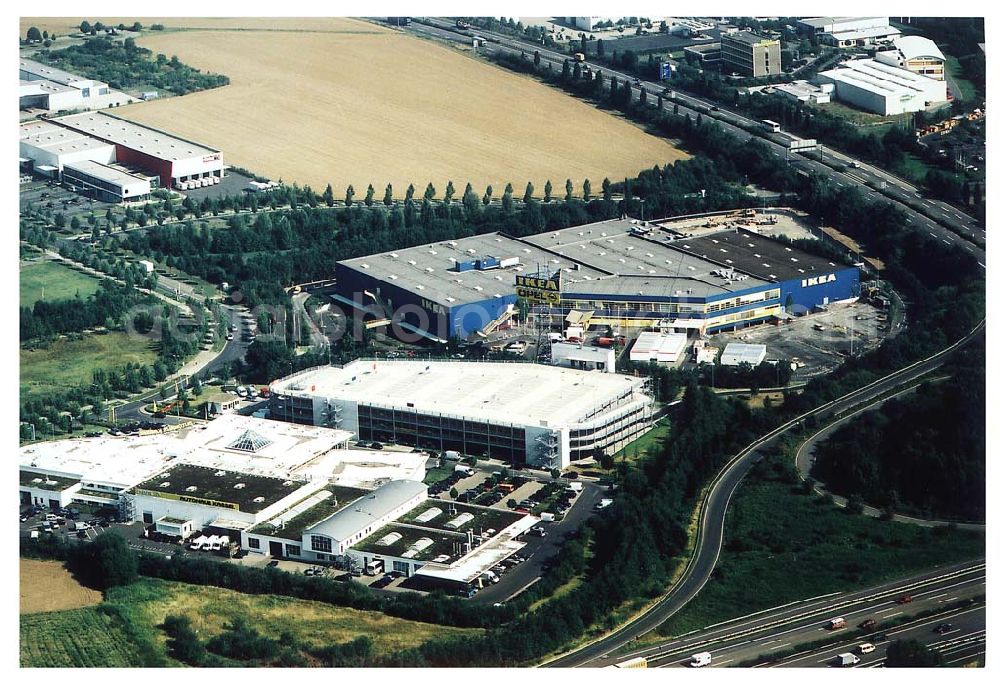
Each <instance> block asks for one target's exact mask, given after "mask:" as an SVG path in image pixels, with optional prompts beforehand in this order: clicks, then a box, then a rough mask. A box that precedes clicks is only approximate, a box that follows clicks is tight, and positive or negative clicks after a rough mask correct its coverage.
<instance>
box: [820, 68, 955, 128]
mask: <svg viewBox="0 0 1000 682" xmlns="http://www.w3.org/2000/svg"><path fill="white" fill-rule="evenodd" d="M817 80H818V82H819V83H820V84H823V83H833V84H834V86H835V88H836V90H835V92H836V97H837V99H838V100H841V101H843V102H846V103H848V104H851V105H853V106H856V107H858V108H860V109H865V110H866V111H872V112H874V113H876V114H881V115H882V116H891V115H894V114H902V113H906V112H911V111H922V110H924V109H926V108H927V107H929V106H931V105H933V104H935V103H938V102H945V101H947V99H948V96H947V84H946V83H945V82H944V81H940V80H936V79H934V78H928V77H927V76H922V75H920V74H918V73H913V72H912V71H908V70H906V69H901V68H898V67H896V66H891V65H889V64H885V63H883V62H881V61H876V60H874V59H852V60H848V61H846V62H841V64H840V65H839V66H838V67H837V68H835V69H831V70H830V71H823V72H821V73H820V74H819V75H818V76H817Z"/></svg>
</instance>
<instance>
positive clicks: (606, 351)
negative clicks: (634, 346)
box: [551, 341, 615, 374]
mask: <svg viewBox="0 0 1000 682" xmlns="http://www.w3.org/2000/svg"><path fill="white" fill-rule="evenodd" d="M551 364H553V365H558V366H559V367H571V368H573V369H586V370H589V369H596V370H599V371H601V372H608V373H610V374H614V373H615V349H614V348H602V347H600V346H585V345H583V344H582V343H568V342H560V341H556V342H554V343H553V344H552V361H551Z"/></svg>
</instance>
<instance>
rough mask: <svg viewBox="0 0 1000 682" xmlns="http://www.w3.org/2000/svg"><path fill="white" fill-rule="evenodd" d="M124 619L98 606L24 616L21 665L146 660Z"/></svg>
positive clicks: (88, 664)
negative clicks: (128, 631)
mask: <svg viewBox="0 0 1000 682" xmlns="http://www.w3.org/2000/svg"><path fill="white" fill-rule="evenodd" d="M144 662H145V661H144V660H143V657H142V655H141V654H140V649H139V648H138V647H137V646H136V645H135V643H134V642H132V641H131V640H130V638H129V636H128V635H127V634H126V630H125V629H124V628H123V627H122V626H121V622H120V621H119V620H118V619H117V618H115V617H113V616H111V615H109V614H108V613H107V612H105V611H104V610H102V609H101V608H100V607H98V606H89V607H86V608H82V609H74V610H72V611H53V612H51V613H34V614H29V615H24V616H21V666H23V667H38V668H104V667H107V668H122V667H129V666H140V665H143V664H144Z"/></svg>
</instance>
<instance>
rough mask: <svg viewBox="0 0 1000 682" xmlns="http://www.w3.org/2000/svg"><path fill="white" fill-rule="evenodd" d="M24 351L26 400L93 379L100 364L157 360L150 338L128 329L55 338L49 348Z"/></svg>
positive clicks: (115, 364)
mask: <svg viewBox="0 0 1000 682" xmlns="http://www.w3.org/2000/svg"><path fill="white" fill-rule="evenodd" d="M20 354H21V400H22V401H23V400H26V399H29V398H39V397H42V396H44V395H50V394H52V393H56V392H60V391H63V390H65V389H66V388H70V387H72V386H78V385H80V384H81V383H84V382H90V381H91V380H92V379H91V377H92V376H93V373H94V370H95V369H96V368H98V367H103V368H115V367H120V366H122V365H124V364H125V363H126V362H138V363H141V364H144V365H145V364H151V363H152V362H154V361H155V360H156V353H155V351H153V349H152V348H150V344H149V343H148V342H144V341H141V340H137V339H133V338H131V337H129V336H128V334H126V333H125V332H109V333H107V334H81V335H79V336H78V337H76V338H73V339H68V338H67V339H58V340H56V341H53V342H52V343H50V344H49V345H48V347H47V348H38V349H36V350H25V349H23V348H22V349H21V352H20Z"/></svg>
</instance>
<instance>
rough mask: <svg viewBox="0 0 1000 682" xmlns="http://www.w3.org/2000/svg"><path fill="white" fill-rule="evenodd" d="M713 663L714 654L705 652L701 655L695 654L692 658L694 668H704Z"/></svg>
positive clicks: (691, 662)
mask: <svg viewBox="0 0 1000 682" xmlns="http://www.w3.org/2000/svg"><path fill="white" fill-rule="evenodd" d="M711 662H712V654H710V653H708V652H707V651H703V652H701V653H700V654H694V655H692V656H691V661H690V664H691V667H692V668H702V667H704V666H706V665H708V664H709V663H711Z"/></svg>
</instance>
